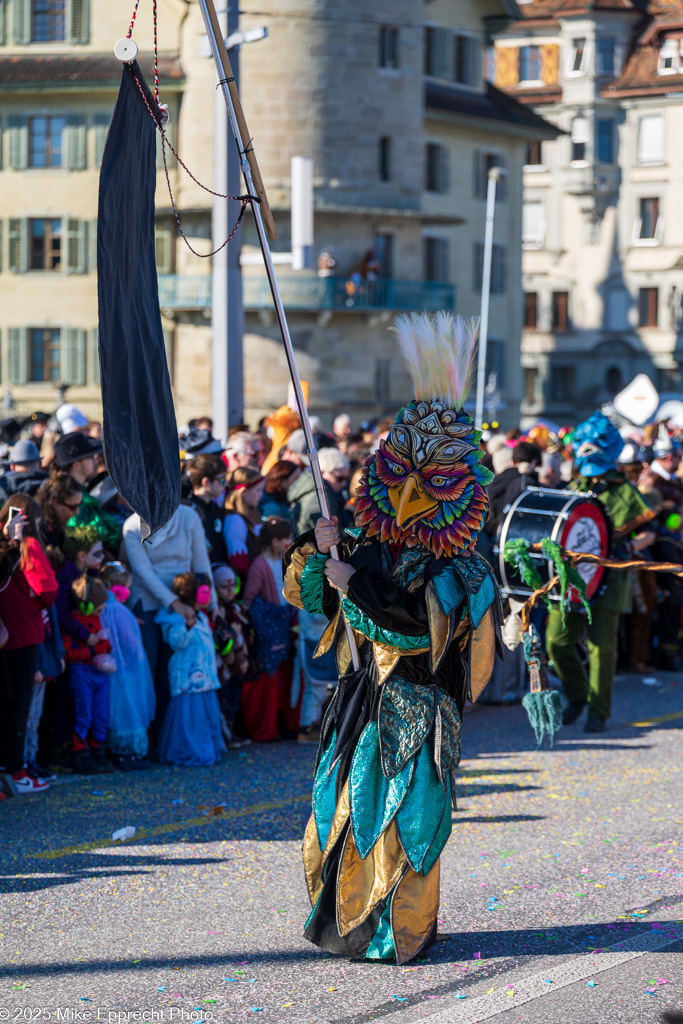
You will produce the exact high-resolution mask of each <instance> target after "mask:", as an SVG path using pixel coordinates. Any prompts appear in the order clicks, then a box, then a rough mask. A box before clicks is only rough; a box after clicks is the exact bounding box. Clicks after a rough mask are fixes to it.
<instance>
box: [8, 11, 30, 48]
mask: <svg viewBox="0 0 683 1024" xmlns="http://www.w3.org/2000/svg"><path fill="white" fill-rule="evenodd" d="M12 42H13V43H19V45H20V46H25V45H26V43H30V42H31V0H12Z"/></svg>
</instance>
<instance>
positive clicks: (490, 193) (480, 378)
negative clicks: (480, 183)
mask: <svg viewBox="0 0 683 1024" xmlns="http://www.w3.org/2000/svg"><path fill="white" fill-rule="evenodd" d="M505 173H506V172H505V170H504V169H503V168H502V167H492V168H491V169H490V170H489V174H488V188H487V191H486V233H485V235H484V260H483V264H484V266H483V274H482V282H481V326H480V329H479V357H478V360H477V399H476V406H475V414H474V425H475V427H476V428H477V430H481V425H482V422H483V420H484V392H485V390H486V349H487V347H488V337H489V306H490V304H491V264H492V260H493V222H494V219H495V214H496V189H497V187H498V182H499V181H501V180H502V179H503V177H504V176H505Z"/></svg>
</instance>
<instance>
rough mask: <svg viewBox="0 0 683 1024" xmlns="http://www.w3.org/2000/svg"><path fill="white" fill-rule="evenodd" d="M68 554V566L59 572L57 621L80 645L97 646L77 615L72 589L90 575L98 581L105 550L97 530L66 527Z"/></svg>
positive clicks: (89, 525) (65, 551)
mask: <svg viewBox="0 0 683 1024" xmlns="http://www.w3.org/2000/svg"><path fill="white" fill-rule="evenodd" d="M62 550H63V551H64V554H65V555H66V561H65V562H64V565H63V566H62V567H61V569H59V571H58V572H57V588H58V589H57V599H56V601H55V605H56V608H57V618H58V620H59V628H60V629H61V631H62V633H63V634H64V633H68V634H69V636H70V637H71V638H72V640H75V641H76V642H77V643H90V645H91V646H93V645H94V643H95V641H94V640H93V639H92V633H91V631H89V630H88V629H86V628H85V627H84V626H83V625H82V623H81V622H80V621H79V620H78V618H77V617H76V616H75V615H74V614H73V598H72V593H71V588H72V587H73V584H74V583H75V582H76V580H78V579H80V577H81V576H82V575H83V574H84V573H86V574H87V575H88V576H90V577H92V578H95V577H96V576H97V573H98V571H99V568H100V566H101V565H102V562H103V561H104V548H103V547H102V541H101V540H100V536H99V533H98V530H97V527H96V526H95V525H94V524H92V523H89V524H87V525H86V526H73V527H67V528H66V535H65V538H64V544H63V547H62Z"/></svg>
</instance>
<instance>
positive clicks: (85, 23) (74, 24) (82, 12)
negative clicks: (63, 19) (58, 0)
mask: <svg viewBox="0 0 683 1024" xmlns="http://www.w3.org/2000/svg"><path fill="white" fill-rule="evenodd" d="M66 13H67V26H68V32H69V42H70V43H87V42H88V40H89V37H90V0H67V8H66Z"/></svg>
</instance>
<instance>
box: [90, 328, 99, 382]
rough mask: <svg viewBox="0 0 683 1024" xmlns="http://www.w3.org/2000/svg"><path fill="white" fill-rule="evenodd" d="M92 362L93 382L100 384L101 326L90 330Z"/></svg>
mask: <svg viewBox="0 0 683 1024" xmlns="http://www.w3.org/2000/svg"><path fill="white" fill-rule="evenodd" d="M90 363H91V365H92V372H91V374H90V376H91V377H92V382H93V384H95V385H97V387H99V386H100V329H99V327H93V329H92V331H91V332H90Z"/></svg>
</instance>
